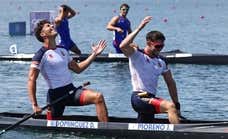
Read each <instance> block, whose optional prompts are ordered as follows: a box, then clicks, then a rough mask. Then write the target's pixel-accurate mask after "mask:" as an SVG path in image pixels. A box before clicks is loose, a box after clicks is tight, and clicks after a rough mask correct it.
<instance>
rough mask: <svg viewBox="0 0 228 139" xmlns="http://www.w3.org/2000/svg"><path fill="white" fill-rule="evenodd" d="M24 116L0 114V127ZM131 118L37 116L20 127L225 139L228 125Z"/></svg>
mask: <svg viewBox="0 0 228 139" xmlns="http://www.w3.org/2000/svg"><path fill="white" fill-rule="evenodd" d="M26 115H28V114H25V113H0V127H1V128H4V127H7V126H9V125H12V124H14V123H15V122H17V121H19V120H21V119H22V118H23V117H25V116H26ZM135 121H136V119H134V118H120V117H110V122H107V123H102V122H98V121H97V117H96V116H83V115H68V116H63V117H62V119H61V120H48V121H47V120H46V116H45V115H38V116H36V117H35V118H32V119H29V120H27V121H26V122H24V123H22V124H20V125H19V126H20V127H23V128H30V129H31V128H34V129H39V130H45V131H46V130H50V131H51V130H52V131H71V132H76V133H77V132H79V133H84V134H93V135H102V136H111V137H127V138H155V139H193V138H194V139H226V138H228V121H201V120H182V121H181V123H182V124H175V125H174V124H169V123H168V120H167V119H156V118H155V119H154V121H153V122H152V123H136V122H135Z"/></svg>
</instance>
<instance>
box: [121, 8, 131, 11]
mask: <svg viewBox="0 0 228 139" xmlns="http://www.w3.org/2000/svg"><path fill="white" fill-rule="evenodd" d="M121 10H122V11H128V10H129V9H128V8H121Z"/></svg>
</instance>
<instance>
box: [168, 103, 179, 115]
mask: <svg viewBox="0 0 228 139" xmlns="http://www.w3.org/2000/svg"><path fill="white" fill-rule="evenodd" d="M167 109H168V112H172V113H177V110H176V107H175V104H174V103H173V102H170V103H169V104H168V105H167Z"/></svg>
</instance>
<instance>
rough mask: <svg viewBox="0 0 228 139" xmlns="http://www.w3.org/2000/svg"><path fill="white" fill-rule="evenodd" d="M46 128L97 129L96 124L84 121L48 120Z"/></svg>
mask: <svg viewBox="0 0 228 139" xmlns="http://www.w3.org/2000/svg"><path fill="white" fill-rule="evenodd" d="M47 126H48V127H67V128H94V129H96V128H98V123H97V122H85V121H62V120H48V121H47Z"/></svg>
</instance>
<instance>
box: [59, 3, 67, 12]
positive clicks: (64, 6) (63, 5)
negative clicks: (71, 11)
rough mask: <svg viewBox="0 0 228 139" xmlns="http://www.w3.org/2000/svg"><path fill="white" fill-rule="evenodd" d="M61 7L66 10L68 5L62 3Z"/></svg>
mask: <svg viewBox="0 0 228 139" xmlns="http://www.w3.org/2000/svg"><path fill="white" fill-rule="evenodd" d="M60 7H62V8H63V11H66V10H67V7H68V6H67V5H65V4H62V5H60Z"/></svg>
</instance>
